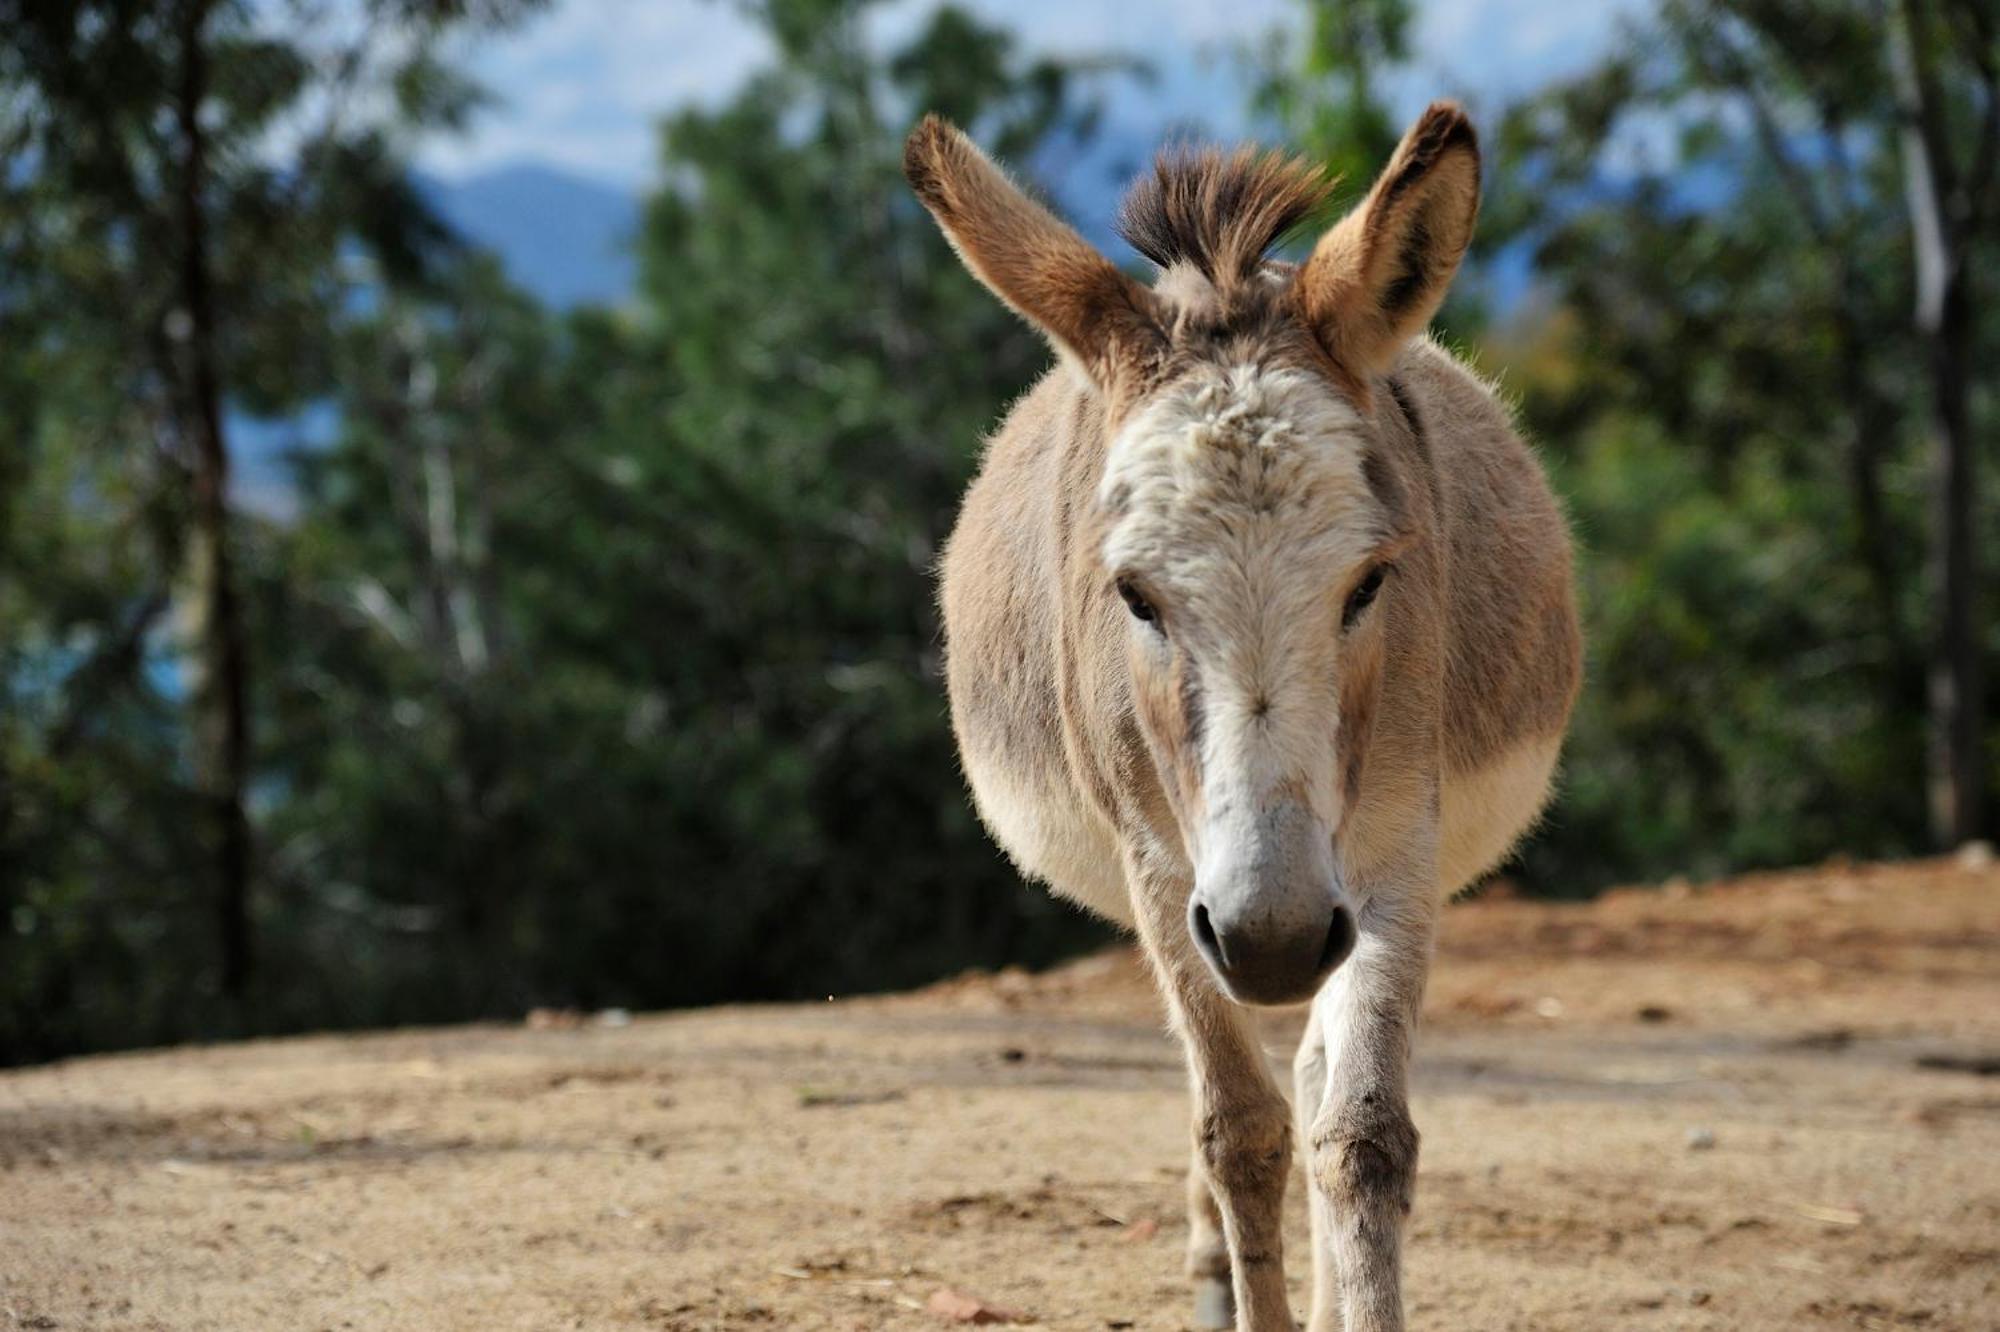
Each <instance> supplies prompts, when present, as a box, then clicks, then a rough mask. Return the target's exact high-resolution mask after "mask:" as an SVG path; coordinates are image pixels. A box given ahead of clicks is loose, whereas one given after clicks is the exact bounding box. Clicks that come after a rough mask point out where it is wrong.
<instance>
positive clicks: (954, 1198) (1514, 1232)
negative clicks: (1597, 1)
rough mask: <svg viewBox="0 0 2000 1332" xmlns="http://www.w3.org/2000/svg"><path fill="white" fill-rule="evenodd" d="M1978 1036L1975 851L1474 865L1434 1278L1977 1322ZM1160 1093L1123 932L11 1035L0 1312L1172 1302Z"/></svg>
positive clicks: (1986, 1086) (1980, 916) (1160, 1057)
mask: <svg viewBox="0 0 2000 1332" xmlns="http://www.w3.org/2000/svg"><path fill="white" fill-rule="evenodd" d="M1295 1022H1296V1020H1295V1019H1288V1018H1282V1017H1280V1018H1277V1019H1274V1020H1273V1021H1272V1022H1271V1024H1270V1035H1271V1038H1272V1041H1271V1044H1272V1050H1273V1055H1274V1058H1275V1059H1277V1060H1278V1061H1280V1062H1281V1063H1282V1062H1283V1061H1285V1060H1286V1059H1287V1058H1288V1053H1287V1048H1286V1037H1288V1035H1289V1034H1290V1031H1289V1029H1290V1028H1292V1027H1294V1026H1295ZM1996 1060H2000V871H1996V870H1994V869H1990V868H1987V869H1974V868H1969V867H1965V866H1961V865H1957V864H1950V863H1938V864H1930V865H1915V866H1903V867H1895V868H1850V867H1828V868H1823V869H1821V870H1817V871H1812V872H1809V873H1800V874H1794V875H1783V876H1771V877H1764V878H1758V879H1754V880H1743V881H1739V882H1734V883H1730V884H1726V885H1718V886H1715V887H1713V888H1708V889H1693V888H1681V889H1678V890H1674V889H1669V890H1666V891H1664V892H1656V893H1619V894H1613V895H1611V896H1609V897H1607V898H1605V899H1604V900H1602V901H1600V902H1598V903H1596V904H1594V905H1591V906H1588V907H1560V906H1544V905H1535V904H1529V903H1523V902H1517V901H1509V900H1504V899H1499V900H1496V899H1493V898H1488V899H1485V900H1480V901H1475V902H1472V903H1469V904H1464V905H1460V906H1456V907H1454V908H1452V909H1451V911H1450V912H1449V913H1448V924H1447V939H1446V942H1445V945H1444V947H1443V949H1442V956H1441V958H1440V961H1439V966H1438V970H1437V973H1436V980H1435V982H1434V985H1433V991H1432V1003H1431V1006H1430V1011H1429V1016H1428V1019H1427V1030H1426V1033H1425V1037H1424V1041H1423V1053H1422V1057H1421V1062H1420V1067H1419V1071H1418V1074H1417V1077H1416V1087H1417V1094H1416V1098H1415V1105H1414V1109H1415V1114H1416V1118H1417V1122H1418V1124H1419V1126H1420V1127H1421V1128H1422V1130H1423V1134H1424V1153H1423V1166H1422V1175H1421V1179H1420V1183H1419V1187H1418V1201H1417V1210H1416V1214H1415V1218H1414V1222H1413V1229H1412V1242H1411V1245H1410V1253H1409V1264H1408V1291H1409V1304H1410V1308H1411V1313H1412V1320H1411V1321H1412V1323H1413V1325H1414V1326H1415V1327H1418V1328H1453V1329H1476V1330H1477V1332H1488V1330H1492V1329H1506V1328H1523V1329H1527V1328H1533V1329H1565V1328H1574V1329H1592V1330H1593V1332H1596V1330H1601V1329H1655V1328H1676V1329H1679V1328H1714V1329H1747V1328H1756V1329H1775V1328H1857V1327H1920V1328H1925V1329H1946V1328H1951V1329H1972V1328H1985V1329H1991V1328H1995V1327H2000V1080H1996V1077H1995V1074H1996V1072H2000V1067H1996V1062H1995V1061H1996ZM1185 1115H1186V1108H1185V1099H1184V1094H1183V1090H1182V1082H1181V1074H1180V1071H1179V1063H1178V1059H1177V1056H1176V1053H1175V1051H1174V1049H1173V1048H1172V1046H1171V1045H1170V1044H1169V1043H1168V1042H1167V1041H1166V1040H1165V1039H1164V1038H1163V1037H1162V1036H1161V1034H1160V1032H1159V1028H1158V1024H1157V1019H1156V1017H1155V1015H1154V1006H1153V1000H1152V997H1151V995H1150V993H1149V991H1148V989H1147V987H1146V984H1145V982H1144V981H1143V979H1142V977H1141V976H1140V975H1139V973H1138V972H1137V970H1136V968H1135V966H1134V965H1133V962H1132V960H1131V958H1130V957H1129V956H1127V955H1126V954H1124V953H1122V952H1119V953H1111V954H1105V955H1102V956H1100V957H1096V958H1091V959H1087V960H1085V961H1083V962H1080V963H1077V964H1074V965H1072V966H1069V967H1066V968H1064V969H1062V970H1059V971H1057V972H1054V973H1052V974H1049V975H1046V976H1039V977H1028V976H1023V975H1018V974H1011V973H1002V974H1001V975H998V976H978V977H966V978H961V979H959V980H956V981H952V982H948V983H946V984H943V985H940V986H936V987H933V988H932V989H930V990H928V991H925V992H922V993H918V994H912V995H900V996H892V997H884V998H873V999H856V1000H847V1001H842V1002H838V1003H827V1004H817V1005H811V1006H803V1007H766V1008H735V1009H718V1010H711V1011H706V1012H697V1013H684V1014H669V1015H662V1016H658V1017H644V1018H640V1019H638V1020H636V1021H632V1022H630V1023H629V1024H626V1025H617V1024H616V1022H615V1020H614V1022H612V1023H606V1022H603V1021H601V1020H599V1019H597V1018H590V1019H584V1020H580V1021H574V1022H569V1021H564V1020H560V1019H559V1020H557V1021H554V1022H552V1023H551V1022H545V1023H542V1024H540V1026H539V1029H538V1028H536V1027H530V1026H526V1025H523V1026H519V1027H512V1028H499V1027H480V1028H456V1029H450V1030H435V1031H408V1032H398V1033H393V1034H386V1035H375V1036H363V1037H356V1038H347V1037H339V1038H334V1037H322V1038H309V1039H301V1040H288V1041H276V1042H268V1043H260V1044H250V1045H238V1046H229V1047H221V1048H211V1049H184V1050H171V1051H165V1052H161V1053H154V1054H141V1055H132V1056H124V1057H116V1058H103V1059H89V1060H79V1061H75V1062H71V1063H66V1064H61V1065H56V1066H52V1067H47V1068H38V1069H30V1070H22V1071H16V1072H12V1073H7V1074H4V1075H0V1328H6V1327H10V1326H11V1327H22V1328H63V1329H75V1328H252V1327H255V1328H287V1329H289V1328H303V1329H311V1328H419V1329H432V1328H481V1329H488V1328H557V1327H582V1328H598V1327H616V1328H652V1329H662V1328H665V1329H702V1328H731V1329H734V1328H767V1327H768V1328H923V1327H942V1326H945V1325H946V1320H945V1318H944V1316H943V1315H941V1314H939V1313H937V1312H933V1311H929V1310H927V1309H926V1307H925V1306H926V1304H927V1302H929V1301H930V1300H931V1299H932V1297H933V1295H934V1294H935V1292H936V1291H937V1290H938V1289H939V1288H940V1287H950V1288H952V1289H954V1290H956V1291H960V1292H965V1293H969V1294H970V1295H971V1296H972V1297H974V1298H976V1299H977V1300H982V1301H986V1302H989V1303H990V1304H992V1305H998V1306H1005V1307H1008V1308H1011V1309H1013V1310H1017V1311H1019V1312H1021V1313H1022V1314H1023V1315H1024V1316H1026V1317H1029V1318H1032V1319H1033V1320H1034V1321H1036V1322H1038V1323H1039V1324H1040V1325H1042V1326H1046V1327H1056V1328H1122V1327H1135V1328H1174V1327H1180V1326H1183V1325H1184V1321H1185V1316H1186V1313H1187V1309H1188V1305H1187V1296H1186V1288H1185V1286H1184V1285H1183V1283H1182V1280H1181V1278H1180V1275H1179V1269H1180V1259H1181V1252H1180V1251H1181V1245H1182V1243H1183V1242H1184V1240H1185V1236H1186V1227H1185V1224H1184V1221H1183V1218H1182V1215H1181V1212H1180V1207H1179V1200H1180V1197H1181V1169H1182V1165H1183V1162H1184V1160H1185V1158H1186V1151H1187V1148H1186V1143H1187V1137H1186V1126H1185ZM1299 1195H1300V1190H1299V1188H1298V1187H1297V1186H1296V1185H1295V1187H1294V1189H1293V1190H1292V1196H1291V1198H1290V1199H1289V1203H1290V1205H1291V1208H1292V1213H1293V1223H1294V1228H1293V1232H1292V1239H1291V1241H1290V1257H1291V1263H1290V1266H1291V1268H1292V1269H1293V1279H1294V1289H1295V1302H1296V1303H1297V1304H1298V1305H1299V1306H1300V1307H1301V1308H1302V1307H1303V1302H1304V1297H1303V1291H1304V1277H1305V1272H1304V1266H1303V1262H1302V1259H1303V1258H1304V1256H1305V1255H1304V1243H1303V1210H1304V1209H1303V1204H1302V1202H1301V1201H1300V1196H1299Z"/></svg>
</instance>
